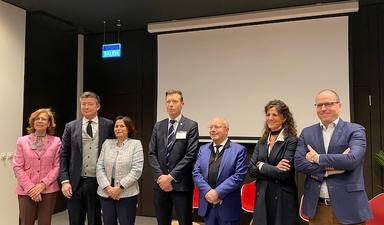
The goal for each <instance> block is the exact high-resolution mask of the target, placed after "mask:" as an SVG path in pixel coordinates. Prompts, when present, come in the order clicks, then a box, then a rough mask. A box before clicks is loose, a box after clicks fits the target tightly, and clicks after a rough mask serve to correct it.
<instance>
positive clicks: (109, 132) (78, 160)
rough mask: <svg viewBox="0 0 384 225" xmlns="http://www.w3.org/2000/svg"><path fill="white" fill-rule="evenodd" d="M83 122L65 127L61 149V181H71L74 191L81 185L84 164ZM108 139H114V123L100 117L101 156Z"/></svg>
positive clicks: (68, 124)
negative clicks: (104, 143) (103, 145)
mask: <svg viewBox="0 0 384 225" xmlns="http://www.w3.org/2000/svg"><path fill="white" fill-rule="evenodd" d="M82 120H83V118H81V119H78V120H73V121H71V122H69V123H67V124H66V125H65V129H64V133H63V137H62V141H61V142H62V143H61V148H60V180H61V181H64V180H69V181H70V183H71V185H72V190H73V191H75V190H76V189H77V186H78V184H79V181H80V176H81V169H82V168H81V167H82V163H83V141H82ZM108 138H113V121H112V120H109V119H106V118H104V117H100V116H99V149H98V151H99V154H100V150H101V146H102V144H103V142H104V141H105V139H108Z"/></svg>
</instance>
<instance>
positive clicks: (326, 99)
mask: <svg viewBox="0 0 384 225" xmlns="http://www.w3.org/2000/svg"><path fill="white" fill-rule="evenodd" d="M315 102H316V112H317V116H318V117H319V119H320V121H321V123H322V124H323V125H324V126H326V127H328V124H330V123H332V122H333V121H335V120H336V119H337V118H338V117H339V115H340V111H341V103H340V99H339V95H338V94H337V93H336V92H335V91H333V90H330V89H325V90H322V91H320V92H319V93H318V94H317V96H316V99H315Z"/></svg>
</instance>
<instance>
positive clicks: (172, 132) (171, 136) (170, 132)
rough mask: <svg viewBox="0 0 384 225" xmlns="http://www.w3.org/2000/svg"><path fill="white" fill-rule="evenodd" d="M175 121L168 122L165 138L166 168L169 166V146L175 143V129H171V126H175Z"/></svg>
mask: <svg viewBox="0 0 384 225" xmlns="http://www.w3.org/2000/svg"><path fill="white" fill-rule="evenodd" d="M175 122H176V120H170V121H169V123H170V126H169V129H168V137H167V153H166V155H165V156H166V159H167V167H168V166H169V154H170V152H171V146H172V144H173V142H174V141H175V129H174V128H173V125H174V124H175Z"/></svg>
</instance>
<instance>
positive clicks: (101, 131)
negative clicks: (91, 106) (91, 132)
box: [98, 117, 106, 154]
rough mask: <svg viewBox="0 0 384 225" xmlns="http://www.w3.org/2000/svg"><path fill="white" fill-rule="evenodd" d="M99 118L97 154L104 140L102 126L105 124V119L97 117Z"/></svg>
mask: <svg viewBox="0 0 384 225" xmlns="http://www.w3.org/2000/svg"><path fill="white" fill-rule="evenodd" d="M98 118H99V128H98V132H99V145H98V146H99V149H98V151H99V154H100V151H101V146H102V145H103V140H105V137H104V136H105V130H104V129H103V127H105V126H106V125H105V123H104V122H105V121H104V120H103V119H102V118H100V117H98Z"/></svg>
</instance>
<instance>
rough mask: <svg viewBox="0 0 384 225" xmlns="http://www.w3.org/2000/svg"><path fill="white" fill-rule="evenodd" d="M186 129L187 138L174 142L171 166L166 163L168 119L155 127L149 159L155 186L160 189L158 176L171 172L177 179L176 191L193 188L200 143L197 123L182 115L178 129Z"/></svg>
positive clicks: (171, 152)
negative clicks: (195, 163)
mask: <svg viewBox="0 0 384 225" xmlns="http://www.w3.org/2000/svg"><path fill="white" fill-rule="evenodd" d="M178 131H185V132H187V133H186V138H185V139H176V140H175V141H174V142H173V144H172V149H171V151H170V156H169V168H167V165H166V146H167V135H168V119H164V120H162V121H160V122H157V123H156V124H155V126H154V128H153V132H152V137H151V141H150V143H149V153H148V160H149V165H150V166H151V167H152V170H153V175H154V176H153V179H154V188H156V189H160V187H159V185H158V184H157V183H156V181H157V178H158V177H159V176H160V175H163V174H170V175H171V176H172V177H173V178H174V179H175V181H174V182H173V183H172V185H173V190H175V191H191V190H193V186H194V185H193V180H192V169H193V163H194V161H195V158H196V153H197V147H198V143H199V139H198V137H199V130H198V126H197V123H196V122H195V121H193V120H190V119H188V118H186V117H184V116H182V117H181V119H180V121H179V124H178V126H177V129H176V133H177V132H178ZM168 170H169V172H168Z"/></svg>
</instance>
